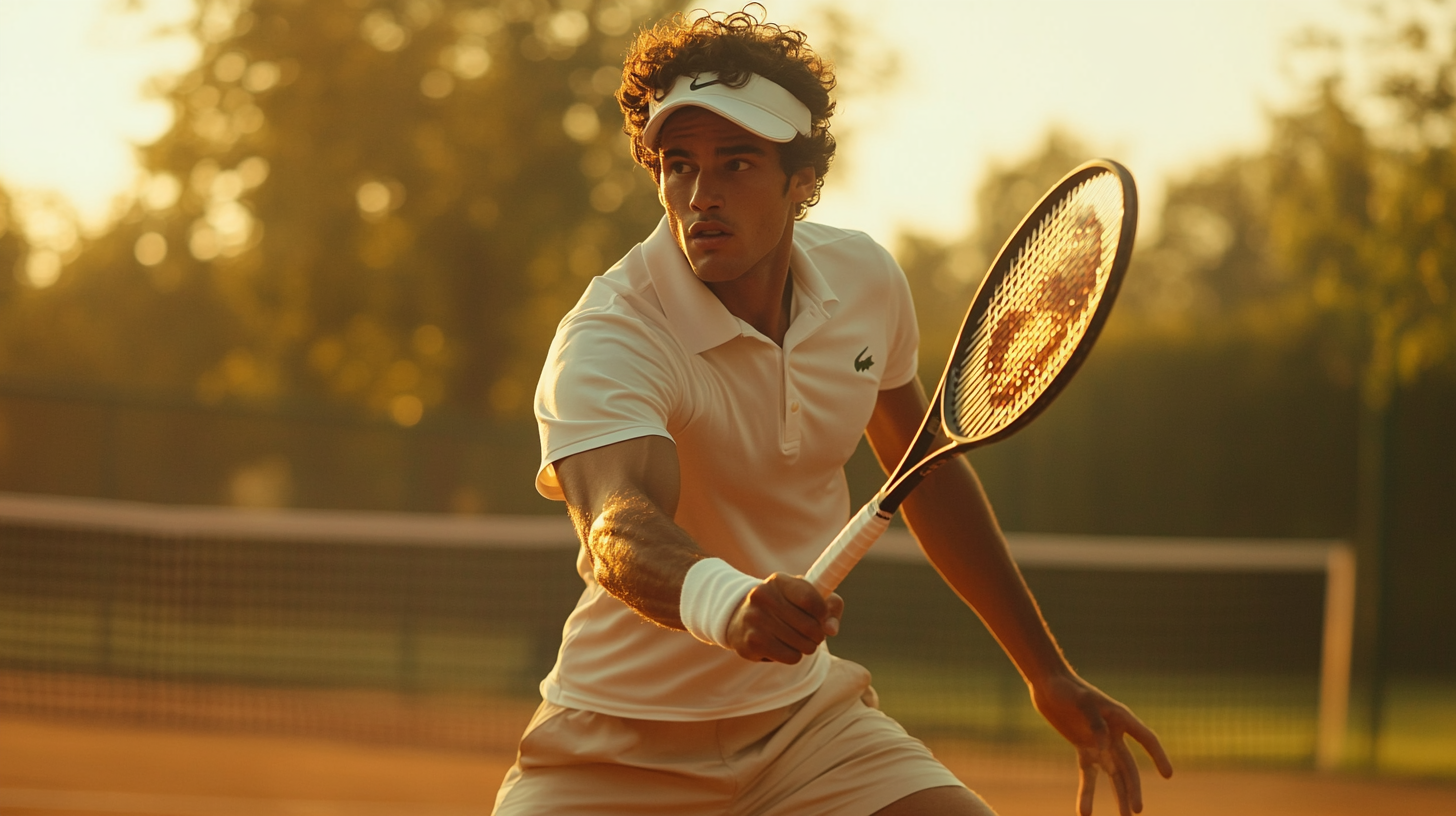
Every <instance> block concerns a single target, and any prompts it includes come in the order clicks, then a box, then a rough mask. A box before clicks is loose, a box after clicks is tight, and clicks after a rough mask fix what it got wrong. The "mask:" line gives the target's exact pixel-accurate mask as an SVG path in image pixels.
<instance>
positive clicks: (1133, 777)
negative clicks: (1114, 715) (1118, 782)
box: [1112, 737, 1143, 813]
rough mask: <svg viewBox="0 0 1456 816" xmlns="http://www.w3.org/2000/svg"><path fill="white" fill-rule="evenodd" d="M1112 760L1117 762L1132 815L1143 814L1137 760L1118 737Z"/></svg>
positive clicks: (1140, 781) (1140, 780)
mask: <svg viewBox="0 0 1456 816" xmlns="http://www.w3.org/2000/svg"><path fill="white" fill-rule="evenodd" d="M1112 750H1113V754H1114V759H1115V761H1116V762H1117V764H1118V766H1119V768H1120V769H1121V773H1122V775H1123V778H1124V779H1125V780H1126V786H1127V794H1128V796H1127V804H1128V806H1129V807H1131V808H1132V812H1133V813H1142V812H1143V778H1142V772H1141V771H1139V770H1138V766H1137V760H1136V759H1134V758H1133V755H1132V751H1129V750H1128V749H1127V745H1126V744H1125V743H1124V742H1123V741H1122V738H1121V737H1118V739H1117V743H1116V745H1114V746H1113V749H1112Z"/></svg>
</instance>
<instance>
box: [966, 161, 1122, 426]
mask: <svg viewBox="0 0 1456 816" xmlns="http://www.w3.org/2000/svg"><path fill="white" fill-rule="evenodd" d="M1122 216H1123V199H1122V186H1121V183H1120V182H1119V180H1118V178H1117V177H1116V176H1115V175H1114V174H1112V173H1103V174H1099V175H1097V176H1094V177H1093V178H1091V179H1088V180H1087V181H1084V182H1083V183H1081V184H1080V185H1078V186H1076V187H1074V188H1073V189H1072V190H1071V192H1070V193H1068V194H1067V195H1066V196H1065V197H1064V198H1063V199H1062V200H1061V201H1059V202H1057V203H1056V205H1055V206H1053V207H1052V208H1051V210H1050V211H1049V212H1048V214H1047V215H1046V216H1044V217H1043V218H1042V220H1041V221H1040V222H1039V223H1038V224H1037V225H1036V226H1035V227H1034V228H1033V229H1032V230H1031V231H1030V233H1029V235H1028V237H1027V239H1026V240H1025V242H1024V243H1023V244H1022V245H1021V246H1020V247H1019V248H1018V249H1017V250H1016V252H1015V254H1014V256H1013V257H1012V260H1011V262H1010V264H1009V265H1008V269H1007V272H1006V274H1005V275H1004V276H1003V277H1002V279H1001V281H1000V282H999V283H998V285H997V286H996V289H995V291H994V292H993V293H992V295H991V298H990V301H989V304H988V306H987V308H986V309H985V311H984V312H983V313H982V315H981V318H980V320H979V321H978V323H977V324H976V326H975V327H974V328H975V331H974V333H973V335H972V336H971V338H970V339H969V341H968V342H964V343H962V344H961V348H960V354H959V356H958V358H957V361H956V364H955V366H954V368H953V369H952V371H951V377H950V379H949V381H948V382H947V386H948V387H950V388H952V389H953V393H952V394H950V395H948V396H950V397H951V399H950V400H948V402H949V404H950V406H951V407H952V409H953V410H952V411H948V412H946V413H947V415H946V419H947V420H948V421H953V422H954V423H955V426H956V427H954V428H953V430H954V431H955V432H956V435H958V436H960V437H963V438H969V439H979V438H984V437H986V436H989V435H991V434H993V433H996V432H997V431H999V430H1001V429H1003V428H1005V427H1006V426H1007V425H1009V424H1011V422H1012V421H1014V420H1015V419H1016V417H1018V416H1020V415H1021V414H1022V413H1023V412H1024V411H1025V410H1026V409H1027V408H1029V407H1031V405H1032V404H1033V403H1035V402H1036V400H1037V399H1038V398H1039V397H1040V396H1041V395H1042V394H1043V393H1044V392H1045V391H1046V390H1047V389H1048V388H1049V387H1051V384H1052V382H1053V381H1054V380H1055V379H1056V375H1057V374H1058V373H1059V372H1060V371H1061V370H1062V368H1063V367H1064V366H1065V365H1066V364H1067V362H1068V361H1069V360H1070V359H1071V358H1072V355H1073V353H1074V352H1075V351H1076V349H1077V347H1078V345H1079V344H1080V342H1081V340H1082V337H1083V336H1084V335H1085V334H1086V332H1087V329H1088V327H1089V326H1090V325H1091V322H1092V317H1093V315H1095V314H1096V311H1097V305H1098V303H1099V302H1100V301H1101V296H1102V292H1103V291H1104V290H1105V288H1106V286H1107V282H1108V279H1109V274H1110V272H1111V269H1112V265H1113V258H1114V257H1115V255H1116V253H1117V245H1118V239H1119V236H1120V235H1121V230H1122Z"/></svg>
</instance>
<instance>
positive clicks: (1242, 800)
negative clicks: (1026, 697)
mask: <svg viewBox="0 0 1456 816" xmlns="http://www.w3.org/2000/svg"><path fill="white" fill-rule="evenodd" d="M934 747H935V748H936V749H937V753H938V754H939V755H940V756H941V757H942V759H944V760H945V762H946V763H947V764H948V765H949V766H950V767H951V769H952V770H954V771H955V772H956V773H957V774H958V775H960V776H961V778H963V779H965V780H967V782H968V783H969V784H971V786H972V787H974V788H976V789H977V790H978V791H980V792H981V794H982V795H983V796H985V797H986V799H987V800H988V801H990V802H991V804H992V805H993V806H995V807H996V809H997V811H998V812H999V813H1000V814H1002V816H1041V815H1042V814H1058V815H1059V816H1068V814H1071V813H1072V812H1073V798H1074V793H1075V787H1076V780H1075V774H1074V770H1073V765H1072V762H1071V760H1070V758H1068V761H1067V762H1066V763H1064V764H1056V763H1049V762H1045V761H1033V760H1028V759H1024V758H1021V759H1007V758H1005V757H1004V756H1002V757H998V756H996V755H995V754H994V753H992V752H989V751H986V750H978V749H975V748H973V747H970V746H965V745H955V744H943V745H936V746H934ZM510 762H511V757H510V756H509V755H506V754H503V753H497V754H489V753H480V752H465V751H439V750H426V749H411V748H399V747H386V746H377V745H368V744H361V743H351V742H339V741H329V740H315V739H298V738H286V737H275V736H256V735H246V734H223V733H206V732H189V731H167V730H151V729H143V728H130V727H116V726H98V725H93V724H80V723H66V722H54V721H46V720H39V719H16V718H9V719H0V814H5V816H30V815H32V814H33V815H34V816H82V815H83V814H113V813H127V814H143V815H144V816H275V815H276V816H346V815H352V814H357V815H358V816H405V814H417V816H464V814H485V813H488V812H489V810H490V804H491V801H492V798H493V795H494V791H495V786H496V784H497V782H498V781H499V780H500V777H501V775H502V774H504V772H505V770H506V768H507V767H508V766H509V765H510ZM1105 792H1106V791H1101V792H1100V793H1099V797H1098V798H1099V801H1098V805H1097V812H1099V813H1103V814H1114V813H1116V812H1117V810H1116V806H1115V805H1114V804H1113V802H1112V800H1111V799H1110V798H1108V797H1105V796H1102V795H1100V794H1101V793H1105ZM1146 812H1147V813H1150V814H1177V815H1178V816H1214V814H1218V816H1229V815H1230V814H1242V816H1263V814H1269V816H1275V815H1276V814H1277V816H1339V815H1340V814H1448V813H1450V814H1456V785H1440V784H1421V783H1400V782H1395V781H1389V780H1369V779H1361V778H1354V777H1346V776H1334V777H1331V776H1321V775H1317V774H1313V773H1293V772H1263V771H1230V770H1207V769H1192V770H1185V771H1183V772H1181V773H1179V774H1178V775H1177V776H1175V777H1174V779H1173V780H1172V781H1163V780H1158V779H1152V780H1149V781H1148V784H1147V809H1146Z"/></svg>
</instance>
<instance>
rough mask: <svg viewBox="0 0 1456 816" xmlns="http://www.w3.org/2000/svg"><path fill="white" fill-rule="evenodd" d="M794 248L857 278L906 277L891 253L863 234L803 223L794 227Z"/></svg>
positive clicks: (816, 260)
mask: <svg viewBox="0 0 1456 816" xmlns="http://www.w3.org/2000/svg"><path fill="white" fill-rule="evenodd" d="M794 245H795V246H796V247H798V248H799V250H801V251H802V252H803V253H804V254H806V255H808V256H809V257H810V258H812V259H813V260H814V261H815V262H816V263H818V264H821V265H823V266H824V267H825V268H827V269H835V270H839V271H841V272H842V273H849V274H856V275H857V276H862V275H863V274H864V273H865V272H882V273H893V274H894V275H897V276H898V275H901V274H902V273H901V272H900V266H899V264H897V263H895V259H894V257H893V256H892V255H891V254H890V252H889V250H887V249H885V248H884V247H883V246H881V245H880V243H879V242H878V241H876V240H875V239H873V238H871V237H870V236H869V235H867V234H865V233H863V232H860V231H859V230H851V229H843V228H841V227H831V226H829V225H828V224H819V223H815V222H813V221H800V222H798V223H797V224H795V225H794Z"/></svg>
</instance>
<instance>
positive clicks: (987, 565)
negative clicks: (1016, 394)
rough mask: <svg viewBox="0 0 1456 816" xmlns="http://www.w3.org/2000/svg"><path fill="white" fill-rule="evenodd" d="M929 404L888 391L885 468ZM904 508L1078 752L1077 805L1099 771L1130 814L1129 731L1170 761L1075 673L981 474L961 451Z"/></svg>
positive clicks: (881, 435)
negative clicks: (998, 519)
mask: <svg viewBox="0 0 1456 816" xmlns="http://www.w3.org/2000/svg"><path fill="white" fill-rule="evenodd" d="M927 406H928V400H927V399H926V397H925V392H924V391H923V390H922V389H921V387H920V382H919V380H915V381H912V382H911V383H910V384H908V385H906V386H903V387H901V388H896V389H892V390H889V391H883V392H881V393H880V397H879V400H878V402H876V404H875V412H874V415H873V416H872V418H871V419H870V424H869V427H868V428H867V429H866V433H867V435H868V436H869V440H870V445H871V446H872V447H873V448H874V450H875V455H876V456H877V457H878V458H879V460H880V464H881V466H883V467H884V468H885V470H886V472H888V471H890V470H891V469H893V468H894V467H895V465H896V464H898V463H899V461H900V458H901V457H902V456H903V455H904V452H905V450H906V449H907V448H908V447H909V446H910V443H911V442H912V441H913V440H914V437H915V434H916V432H917V431H918V430H919V428H920V422H921V420H922V419H923V418H924V416H925V411H926V408H927ZM900 509H901V512H902V513H903V514H904V516H905V520H906V522H907V523H908V524H909V525H910V530H911V532H913V533H914V534H915V538H916V540H918V541H919V542H920V546H921V548H922V549H924V550H925V554H926V556H927V557H928V558H929V559H930V562H931V563H932V564H933V565H934V566H935V568H936V570H938V571H939V572H940V574H941V576H942V577H944V578H945V580H946V583H948V584H949V585H950V586H951V588H952V589H954V590H955V591H956V593H957V594H958V595H960V596H961V598H962V599H963V600H964V601H965V602H966V603H967V604H968V605H969V606H970V607H971V608H972V609H974V610H975V612H976V614H977V615H979V616H980V618H981V620H982V621H984V622H985V624H986V627H987V628H988V629H989V630H990V631H991V633H992V634H993V635H994V636H995V637H996V640H997V641H999V642H1000V644H1001V647H1002V648H1003V649H1005V650H1006V653H1007V655H1009V656H1010V657H1011V659H1012V661H1013V662H1014V663H1015V664H1016V668H1017V669H1018V670H1019V671H1020V672H1021V675H1022V677H1023V678H1025V680H1026V682H1027V685H1028V686H1030V688H1031V695H1032V701H1033V702H1034V703H1035V705H1036V707H1037V710H1039V711H1040V712H1041V713H1042V715H1043V716H1045V717H1046V718H1047V720H1048V721H1049V722H1050V723H1051V724H1052V726H1053V727H1054V728H1056V729H1057V730H1058V731H1059V732H1061V733H1062V735H1063V736H1065V737H1066V738H1067V739H1068V740H1069V741H1071V742H1072V744H1073V745H1074V746H1076V748H1077V752H1078V762H1079V764H1080V766H1081V790H1080V792H1079V794H1078V802H1079V810H1080V811H1081V812H1082V813H1083V814H1090V813H1091V812H1092V795H1093V791H1094V789H1095V784H1096V779H1097V768H1099V767H1101V768H1102V769H1103V770H1105V771H1106V772H1107V774H1108V776H1109V777H1110V778H1111V779H1112V782H1113V785H1114V786H1115V787H1116V790H1117V799H1118V806H1119V808H1120V810H1121V811H1122V813H1123V814H1127V813H1129V811H1130V810H1131V811H1132V812H1137V811H1141V810H1142V787H1141V783H1140V780H1139V778H1138V770H1137V764H1136V762H1134V760H1133V757H1132V753H1131V752H1130V751H1129V750H1128V749H1127V746H1126V745H1125V744H1124V743H1123V740H1122V735H1123V734H1124V733H1126V734H1128V735H1130V736H1132V737H1133V738H1134V739H1135V740H1137V741H1138V742H1140V743H1142V745H1143V746H1144V747H1145V748H1146V749H1147V751H1148V753H1149V754H1150V755H1151V756H1152V757H1153V760H1154V762H1155V763H1156V764H1157V766H1158V770H1159V772H1160V773H1162V774H1163V775H1164V776H1169V775H1171V774H1172V773H1173V767H1172V765H1171V764H1170V763H1169V762H1168V758H1167V755H1166V754H1165V753H1164V752H1163V748H1162V745H1161V744H1160V743H1159V742H1158V738H1157V737H1156V736H1155V735H1154V734H1153V732H1152V731H1151V730H1150V729H1149V728H1148V727H1147V726H1145V725H1143V724H1142V722H1141V721H1139V720H1138V719H1137V717H1135V716H1133V714H1132V712H1131V711H1129V710H1128V709H1127V708H1126V707H1124V706H1123V705H1122V704H1120V703H1118V702H1117V701H1115V700H1113V699H1111V698H1110V697H1108V696H1107V695H1105V694H1103V693H1102V692H1101V691H1099V690H1098V689H1096V688H1095V687H1093V686H1092V685H1091V684H1089V683H1087V682H1086V681H1085V680H1083V679H1082V678H1081V677H1079V676H1077V674H1076V672H1074V671H1073V670H1072V667H1071V666H1070V665H1068V663H1067V661H1066V659H1065V658H1064V657H1063V656H1062V652H1061V649H1059V648H1058V647H1057V644H1056V641H1055V640H1054V639H1053V638H1052V635H1051V632H1050V630H1048V628H1047V625H1046V622H1045V621H1044V620H1043V619H1042V616H1041V611H1040V610H1039V609H1038V608H1037V606H1036V601H1035V600H1033V599H1032V595H1031V591H1030V590H1029V589H1027V586H1026V581H1025V580H1024V579H1023V578H1022V576H1021V571H1020V570H1019V569H1018V568H1017V566H1016V562H1015V561H1014V560H1012V558H1011V552H1010V550H1009V549H1008V548H1007V546H1006V538H1005V536H1004V535H1003V534H1002V532H1001V527H1000V525H999V524H997V523H996V516H995V514H994V513H993V512H992V510H991V504H990V502H989V501H988V500H987V498H986V493H985V491H984V490H983V489H982V488H981V482H980V480H979V479H978V478H976V473H975V471H974V470H973V469H972V468H971V466H970V464H969V463H967V462H966V461H965V460H964V459H963V458H961V457H956V458H955V459H953V460H951V461H949V462H947V463H946V464H944V465H943V466H941V467H940V468H939V469H937V470H936V471H935V472H934V473H932V474H931V475H930V476H928V477H926V479H925V481H924V482H922V483H921V484H920V486H919V487H918V488H916V490H915V492H914V493H913V494H911V496H910V498H908V499H907V500H906V501H905V503H904V504H902V505H901V508H900Z"/></svg>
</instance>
